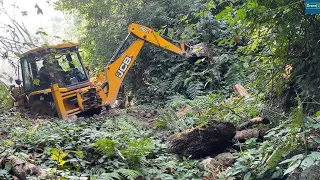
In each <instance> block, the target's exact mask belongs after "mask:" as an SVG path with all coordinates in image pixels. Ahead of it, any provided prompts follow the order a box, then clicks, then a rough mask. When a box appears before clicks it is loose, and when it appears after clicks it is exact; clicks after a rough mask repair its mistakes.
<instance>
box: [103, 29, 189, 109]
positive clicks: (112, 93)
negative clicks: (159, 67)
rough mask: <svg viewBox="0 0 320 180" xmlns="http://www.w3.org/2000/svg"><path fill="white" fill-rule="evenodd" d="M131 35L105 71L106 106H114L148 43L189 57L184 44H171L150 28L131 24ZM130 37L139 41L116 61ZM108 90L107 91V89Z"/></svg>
mask: <svg viewBox="0 0 320 180" xmlns="http://www.w3.org/2000/svg"><path fill="white" fill-rule="evenodd" d="M128 31H129V34H128V36H127V38H126V39H125V40H124V41H123V42H122V43H121V45H120V46H119V48H118V49H117V50H116V52H115V54H114V55H113V57H112V59H111V60H110V62H109V63H108V65H107V66H106V67H105V69H104V73H105V76H106V78H107V81H106V82H105V83H103V84H102V85H101V87H102V89H104V91H106V93H107V98H106V102H104V103H105V104H113V103H114V102H115V100H116V98H117V95H118V91H119V88H120V86H121V84H122V81H123V79H124V77H125V76H126V74H127V72H128V70H129V69H130V68H131V66H132V65H133V63H134V61H135V60H136V58H137V56H138V54H139V52H140V50H141V48H142V46H143V44H144V43H145V42H148V43H150V44H152V45H154V46H157V47H159V48H163V49H165V50H168V51H171V52H173V53H176V54H178V55H181V56H186V57H188V56H189V55H188V53H187V52H186V50H185V46H184V44H180V47H177V46H175V45H174V44H172V43H170V42H169V41H167V40H166V39H164V38H163V37H161V36H160V35H158V34H156V33H155V32H154V30H152V29H151V28H149V27H146V26H142V25H139V24H131V25H130V26H129V29H128ZM130 35H133V36H135V37H136V38H137V39H136V40H135V41H134V42H133V43H132V44H131V46H130V47H129V48H128V49H127V50H126V51H125V52H124V53H123V54H122V55H121V56H120V57H119V58H117V59H115V58H116V57H117V56H118V55H119V53H120V50H121V49H122V48H123V46H124V44H125V42H126V40H127V39H128V37H129V36H130ZM105 88H106V89H105Z"/></svg>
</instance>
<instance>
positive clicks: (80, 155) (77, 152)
mask: <svg viewBox="0 0 320 180" xmlns="http://www.w3.org/2000/svg"><path fill="white" fill-rule="evenodd" d="M75 153H76V154H77V155H78V156H79V157H80V158H83V152H82V151H76V152H75Z"/></svg>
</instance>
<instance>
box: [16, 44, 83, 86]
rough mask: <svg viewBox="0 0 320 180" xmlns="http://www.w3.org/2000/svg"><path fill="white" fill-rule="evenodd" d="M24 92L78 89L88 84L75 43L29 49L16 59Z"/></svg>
mask: <svg viewBox="0 0 320 180" xmlns="http://www.w3.org/2000/svg"><path fill="white" fill-rule="evenodd" d="M20 65H21V72H22V79H23V87H24V91H25V92H32V91H38V90H44V89H48V88H50V86H51V85H52V84H58V85H59V87H62V88H63V87H65V88H68V87H72V86H79V85H81V84H83V83H86V84H87V83H88V82H89V80H88V75H87V73H86V71H85V68H84V66H83V63H82V60H81V56H80V53H79V50H78V44H74V43H65V44H59V45H55V46H48V47H40V48H36V49H33V50H30V51H28V52H26V53H24V54H23V56H22V57H21V58H20Z"/></svg>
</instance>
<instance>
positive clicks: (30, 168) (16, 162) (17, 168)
mask: <svg viewBox="0 0 320 180" xmlns="http://www.w3.org/2000/svg"><path fill="white" fill-rule="evenodd" d="M6 162H11V164H12V169H11V170H12V175H13V176H16V177H17V178H18V179H19V180H27V176H37V177H41V176H43V175H45V172H46V171H45V170H44V169H42V168H40V167H38V166H36V165H34V164H31V163H29V162H27V161H24V160H22V159H19V158H18V157H16V156H8V157H5V156H1V157H0V168H1V169H2V168H3V166H4V165H5V163H6Z"/></svg>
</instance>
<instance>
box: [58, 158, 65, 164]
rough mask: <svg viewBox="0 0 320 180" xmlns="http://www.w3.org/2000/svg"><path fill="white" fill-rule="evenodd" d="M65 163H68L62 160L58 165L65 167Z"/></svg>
mask: <svg viewBox="0 0 320 180" xmlns="http://www.w3.org/2000/svg"><path fill="white" fill-rule="evenodd" d="M65 163H66V161H65V160H62V159H60V161H59V163H58V165H59V166H63V165H64V164H65Z"/></svg>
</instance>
